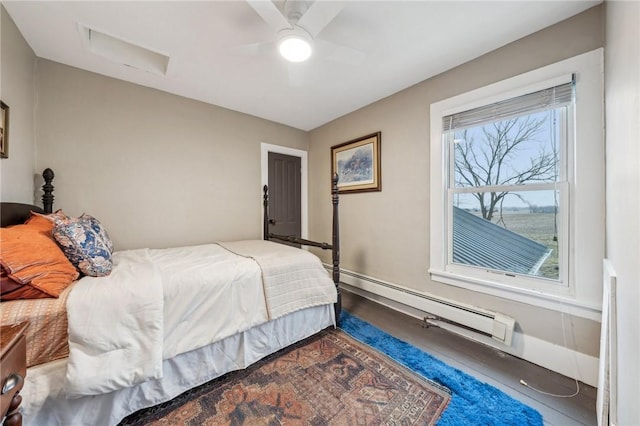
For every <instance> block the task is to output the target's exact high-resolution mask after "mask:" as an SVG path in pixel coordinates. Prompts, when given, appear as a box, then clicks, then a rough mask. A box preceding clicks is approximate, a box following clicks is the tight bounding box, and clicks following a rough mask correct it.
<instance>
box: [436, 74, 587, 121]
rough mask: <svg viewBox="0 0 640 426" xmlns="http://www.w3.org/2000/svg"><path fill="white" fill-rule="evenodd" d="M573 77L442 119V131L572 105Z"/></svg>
mask: <svg viewBox="0 0 640 426" xmlns="http://www.w3.org/2000/svg"><path fill="white" fill-rule="evenodd" d="M574 83H575V76H572V78H571V81H569V82H567V83H564V84H560V85H558V86H554V87H550V88H547V89H543V90H539V91H537V92H532V93H528V94H526V95H522V96H517V97H515V98H511V99H506V100H504V101H500V102H496V103H493V104H489V105H484V106H481V107H478V108H474V109H470V110H467V111H461V112H457V113H455V114H451V115H447V116H445V117H442V129H443V131H444V132H446V131H449V130H461V129H464V128H467V127H473V126H479V125H481V124H485V123H491V122H494V121H499V120H505V119H507V118H510V117H516V116H519V115H524V114H530V113H534V112H538V111H545V110H549V109H554V108H558V107H561V106H564V105H568V104H569V103H571V102H573V97H574V86H575V84H574Z"/></svg>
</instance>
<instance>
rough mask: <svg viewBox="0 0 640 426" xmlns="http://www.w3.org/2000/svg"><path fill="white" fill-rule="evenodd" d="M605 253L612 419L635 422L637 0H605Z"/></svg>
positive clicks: (639, 176) (638, 382) (639, 335)
mask: <svg viewBox="0 0 640 426" xmlns="http://www.w3.org/2000/svg"><path fill="white" fill-rule="evenodd" d="M606 28H607V31H606V48H605V93H606V99H605V101H606V117H607V126H606V140H607V143H606V145H607V149H606V161H607V173H606V175H607V178H606V182H607V246H606V250H607V258H609V260H610V261H611V264H612V265H613V268H614V270H615V272H616V274H617V286H618V318H620V319H619V321H618V343H619V347H618V371H619V373H620V374H619V375H618V385H619V386H618V389H617V395H618V401H619V402H618V422H617V424H619V425H629V426H630V425H638V424H640V406H639V405H638V395H640V365H639V363H638V359H639V357H638V354H639V353H640V310H638V306H640V282H639V280H638V278H639V277H640V170H639V169H638V165H639V164H640V3H639V2H620V1H609V2H606Z"/></svg>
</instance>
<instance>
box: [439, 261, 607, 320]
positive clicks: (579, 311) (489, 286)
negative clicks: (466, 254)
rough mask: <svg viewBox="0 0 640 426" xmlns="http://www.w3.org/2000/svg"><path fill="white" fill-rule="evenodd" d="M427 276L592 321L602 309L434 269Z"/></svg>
mask: <svg viewBox="0 0 640 426" xmlns="http://www.w3.org/2000/svg"><path fill="white" fill-rule="evenodd" d="M429 274H430V275H431V279H432V280H433V281H436V282H439V283H443V284H449V285H452V286H455V287H460V288H464V289H467V290H471V291H477V292H480V293H484V294H489V295H492V296H497V297H502V298H505V299H509V300H514V301H516V302H521V303H526V304H528V305H532V306H537V307H540V308H545V309H550V310H553V311H557V312H563V313H567V314H570V315H574V316H578V317H581V318H587V319H590V320H594V321H600V319H601V313H602V307H601V306H600V305H595V304H591V303H586V302H583V301H580V300H576V299H575V298H572V297H570V296H565V295H554V294H547V293H542V292H537V291H531V290H527V289H523V288H518V287H513V286H508V285H505V284H502V283H495V282H491V281H486V280H480V279H477V278H471V277H466V276H462V275H458V274H453V273H451V272H447V271H442V270H436V269H429Z"/></svg>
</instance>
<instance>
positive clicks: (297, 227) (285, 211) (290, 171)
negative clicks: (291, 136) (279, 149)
mask: <svg viewBox="0 0 640 426" xmlns="http://www.w3.org/2000/svg"><path fill="white" fill-rule="evenodd" d="M268 167H269V177H268V178H269V182H268V185H269V221H270V226H269V230H270V231H271V232H273V233H274V234H279V235H287V236H288V235H292V236H296V237H301V236H302V235H301V229H302V219H301V206H300V204H301V174H300V169H301V160H300V157H295V156H291V155H285V154H280V153H276V152H270V153H269V165H268Z"/></svg>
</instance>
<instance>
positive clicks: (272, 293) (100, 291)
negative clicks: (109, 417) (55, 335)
mask: <svg viewBox="0 0 640 426" xmlns="http://www.w3.org/2000/svg"><path fill="white" fill-rule="evenodd" d="M224 247H226V248H224ZM234 253H235V254H234ZM113 260H114V269H113V272H112V273H111V275H109V276H108V277H103V278H92V277H85V278H82V279H81V280H80V281H79V282H78V283H77V284H76V286H75V288H74V290H73V291H72V292H71V294H70V295H69V299H68V301H67V311H68V318H69V352H70V353H69V362H68V367H67V374H66V378H65V391H66V393H67V397H69V398H74V397H79V396H82V395H95V394H102V393H106V392H110V391H113V390H117V389H122V388H125V387H129V386H133V385H136V384H139V383H141V382H144V381H146V380H149V379H152V378H161V377H162V360H163V359H168V358H171V357H173V356H176V355H178V354H181V353H184V352H188V351H190V350H193V349H197V348H200V347H203V346H205V345H208V344H210V343H213V342H215V341H218V340H221V339H224V338H225V337H229V336H231V335H234V334H236V333H239V332H242V331H244V330H247V329H249V328H251V327H253V326H256V325H258V324H262V323H265V322H267V321H269V320H270V319H275V318H278V317H280V316H282V315H285V314H287V313H290V312H293V311H296V310H299V309H303V308H305V307H310V306H317V305H321V304H328V303H335V301H336V291H335V287H334V284H333V282H332V281H331V280H330V279H329V277H328V274H327V272H326V271H325V270H324V268H323V267H322V264H321V263H320V261H319V259H318V258H317V257H315V256H314V255H312V254H310V253H308V252H306V251H304V250H299V249H294V248H291V247H287V246H283V245H280V244H275V243H271V242H266V241H241V242H233V243H220V244H209V245H202V246H193V247H180V248H171V249H163V250H150V249H141V250H130V251H123V252H116V253H114V256H113Z"/></svg>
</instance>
